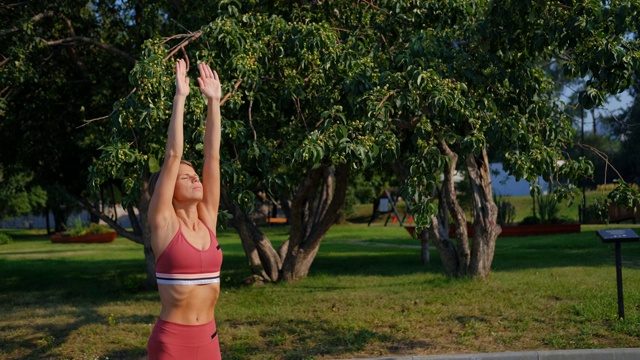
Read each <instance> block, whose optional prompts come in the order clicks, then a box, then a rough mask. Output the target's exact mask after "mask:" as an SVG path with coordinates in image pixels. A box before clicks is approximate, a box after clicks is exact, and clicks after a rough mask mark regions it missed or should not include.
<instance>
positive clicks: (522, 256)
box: [0, 223, 640, 360]
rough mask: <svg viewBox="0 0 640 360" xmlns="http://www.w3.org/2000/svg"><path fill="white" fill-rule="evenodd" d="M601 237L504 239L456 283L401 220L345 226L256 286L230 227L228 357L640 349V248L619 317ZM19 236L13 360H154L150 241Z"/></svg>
mask: <svg viewBox="0 0 640 360" xmlns="http://www.w3.org/2000/svg"><path fill="white" fill-rule="evenodd" d="M625 227H632V228H634V229H635V230H636V231H637V232H640V227H636V226H635V225H627V226H625ZM597 228H599V227H596V226H585V227H583V231H582V233H580V234H570V235H561V236H546V237H541V236H531V237H522V238H499V239H498V241H497V244H496V253H495V258H494V261H493V267H492V273H491V275H490V276H489V278H488V279H485V280H470V279H457V280H456V279H450V278H447V277H446V276H445V275H444V274H443V271H442V268H441V265H440V260H439V257H438V254H437V252H436V251H435V250H432V252H431V256H432V260H431V263H430V264H428V265H426V266H424V265H421V264H420V250H419V248H418V247H417V245H418V243H417V241H416V240H413V239H411V238H410V237H409V235H408V233H407V232H406V231H405V230H404V229H403V228H401V227H399V226H397V224H396V225H394V226H391V225H389V226H387V227H384V226H382V225H381V224H379V223H376V224H374V225H372V226H371V227H367V226H366V224H364V225H362V224H352V225H340V226H336V227H334V228H333V229H332V230H331V231H330V232H329V234H328V235H327V237H326V239H325V240H324V242H323V243H322V245H321V248H320V251H319V253H318V255H317V258H316V260H315V262H314V263H313V266H312V267H311V271H310V274H309V277H308V278H306V279H304V280H301V281H298V282H296V283H292V284H275V285H267V286H255V287H246V286H243V285H241V284H242V279H243V278H244V277H246V276H248V275H249V272H248V268H247V266H246V261H245V258H244V253H243V251H242V246H241V244H240V242H239V239H238V237H237V235H236V234H235V233H233V232H230V231H222V232H220V234H219V238H220V239H219V240H220V243H221V244H222V246H223V249H224V256H225V259H224V265H223V279H222V294H221V297H220V300H219V303H218V306H217V308H216V318H217V322H218V328H219V333H220V341H221V347H222V352H223V358H224V359H225V360H233V359H291V360H293V359H340V358H352V357H382V356H403V355H404V356H407V355H419V354H423V355H427V354H450V353H475V352H491V351H521V350H541V349H575V348H609V347H638V346H640V287H638V284H640V267H639V266H640V244H638V243H629V244H623V246H622V254H623V261H624V264H625V266H624V269H623V279H624V295H625V311H626V318H625V319H624V320H619V319H617V295H616V282H615V262H614V252H613V245H611V244H603V243H602V242H601V241H600V240H599V239H598V238H597V236H596V235H595V230H596V229H597ZM265 231H266V232H267V234H268V235H269V236H270V237H271V238H273V239H274V240H275V241H276V242H279V241H283V240H284V239H285V237H286V235H287V233H286V231H287V228H286V227H272V228H265ZM7 232H8V233H9V234H10V235H11V236H12V237H13V238H14V243H12V244H6V245H1V246H0V274H2V281H0V314H2V316H0V359H106V358H108V359H142V358H144V356H145V353H146V351H145V346H146V342H147V339H148V336H149V334H150V332H151V328H152V326H153V323H154V321H155V319H156V317H157V315H158V313H159V310H160V304H159V298H158V295H157V292H155V291H148V292H144V291H140V290H139V289H138V284H139V282H140V281H141V280H142V279H143V278H144V262H143V253H142V248H141V246H139V245H137V244H134V243H132V242H130V241H128V240H125V239H122V238H117V239H116V241H115V242H113V243H109V244H52V243H50V242H49V241H48V239H47V238H46V236H45V235H43V234H42V232H38V231H25V230H22V231H7ZM380 244H385V245H386V246H376V245H380ZM390 245H391V246H390ZM394 245H402V246H394Z"/></svg>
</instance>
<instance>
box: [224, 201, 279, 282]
mask: <svg viewBox="0 0 640 360" xmlns="http://www.w3.org/2000/svg"><path fill="white" fill-rule="evenodd" d="M230 208H231V209H232V213H233V220H232V225H233V227H234V228H235V229H236V230H237V231H238V235H240V241H241V242H242V247H243V248H244V253H245V256H246V257H247V261H248V262H249V266H250V267H251V272H252V273H253V274H254V275H257V276H258V277H260V278H261V279H262V280H264V281H270V282H276V281H278V279H279V273H280V268H281V267H282V260H281V259H280V255H279V254H278V252H277V251H276V250H275V249H274V248H273V245H272V244H271V241H270V240H269V238H268V237H266V236H265V235H264V234H263V233H262V231H260V229H259V228H258V226H256V224H255V223H254V221H253V220H251V218H250V217H249V216H248V215H247V214H246V213H245V212H244V211H242V209H240V207H239V206H238V205H236V204H230Z"/></svg>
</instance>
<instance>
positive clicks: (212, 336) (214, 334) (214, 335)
mask: <svg viewBox="0 0 640 360" xmlns="http://www.w3.org/2000/svg"><path fill="white" fill-rule="evenodd" d="M216 335H218V330H216V332H214V333H213V334H212V335H211V338H212V339H213V338H214V337H216Z"/></svg>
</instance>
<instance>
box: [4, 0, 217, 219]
mask: <svg viewBox="0 0 640 360" xmlns="http://www.w3.org/2000/svg"><path fill="white" fill-rule="evenodd" d="M211 7H216V4H210V2H208V1H199V0H192V1H180V2H177V1H172V0H164V1H149V0H128V1H120V0H93V1H85V0H72V1H63V2H60V1H57V2H56V1H14V2H8V3H2V4H0V23H1V24H2V25H1V27H0V48H1V50H0V69H2V70H1V71H0V84H1V85H0V118H2V121H0V162H1V163H2V164H4V165H6V166H12V167H15V168H22V169H27V170H28V172H30V173H32V174H33V183H34V184H35V185H38V186H40V187H41V188H43V189H45V190H46V191H54V192H56V195H55V196H53V195H52V196H50V200H55V199H64V198H68V197H73V198H76V199H83V200H84V201H85V202H86V203H87V204H99V203H100V202H102V203H109V202H110V203H114V202H115V201H116V199H113V197H112V194H117V193H118V192H119V190H120V188H121V185H122V184H121V183H119V182H117V181H116V182H113V183H111V184H110V188H106V187H105V190H106V191H104V192H103V194H101V195H102V197H97V198H91V197H89V194H88V193H87V191H86V185H87V178H88V168H89V165H90V164H91V162H92V161H93V159H94V158H95V157H97V156H98V155H99V151H97V148H98V147H100V146H102V145H104V144H106V143H108V138H105V137H104V136H102V135H101V134H103V133H105V132H108V125H109V123H108V121H99V120H100V119H101V118H104V115H108V114H109V113H110V112H111V111H112V105H113V103H114V101H116V100H117V99H119V98H121V97H122V96H124V95H126V94H127V93H128V92H129V91H130V90H131V89H130V86H129V83H128V81H127V79H128V74H129V72H130V71H131V69H132V68H133V65H134V63H135V61H136V59H135V58H136V57H137V56H138V53H139V51H140V45H141V44H142V43H143V41H144V40H145V39H147V38H149V37H151V36H154V35H158V34H170V35H172V34H175V33H177V32H180V31H184V29H185V28H186V29H189V28H196V29H197V28H199V27H200V26H201V25H202V24H204V23H206V22H208V19H209V15H210V12H209V9H210V8H211ZM203 19H207V20H203ZM194 24H197V25H194ZM87 123H91V126H86V125H87ZM102 141H105V142H102ZM111 190H113V191H111ZM60 192H64V193H65V194H64V196H62V194H60ZM58 195H60V196H58ZM76 202H77V200H76ZM60 205H61V204H52V206H51V207H50V210H52V211H54V215H55V216H54V217H55V221H56V230H58V231H60V230H62V229H63V224H64V221H65V219H66V214H67V211H63V212H61V211H58V210H59V209H60V208H61V206H60ZM97 206H99V205H97ZM65 209H69V207H68V206H65ZM129 210H130V212H131V213H133V209H129ZM132 220H133V221H135V218H133V219H132Z"/></svg>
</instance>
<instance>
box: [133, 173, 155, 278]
mask: <svg viewBox="0 0 640 360" xmlns="http://www.w3.org/2000/svg"><path fill="white" fill-rule="evenodd" d="M144 184H145V186H144V187H143V190H142V192H141V194H140V199H139V200H138V211H139V212H140V227H139V229H140V230H141V232H142V236H141V237H142V245H143V247H144V263H145V268H146V271H147V278H146V279H145V280H144V282H143V284H142V286H143V288H145V289H153V288H155V287H157V286H158V284H157V282H156V258H155V255H154V254H153V249H152V248H151V225H150V224H149V217H148V214H149V202H150V201H151V197H150V196H149V192H148V191H147V187H148V185H149V184H148V182H147V181H145V183H144ZM134 228H135V227H134Z"/></svg>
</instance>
